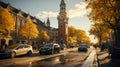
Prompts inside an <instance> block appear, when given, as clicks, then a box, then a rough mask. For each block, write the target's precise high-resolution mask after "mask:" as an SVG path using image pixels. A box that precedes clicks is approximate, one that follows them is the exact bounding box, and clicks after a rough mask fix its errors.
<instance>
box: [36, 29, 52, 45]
mask: <svg viewBox="0 0 120 67" xmlns="http://www.w3.org/2000/svg"><path fill="white" fill-rule="evenodd" d="M38 39H39V41H40V42H41V43H43V42H48V41H49V40H50V37H49V35H48V34H47V32H46V31H44V30H42V31H40V32H39V35H38Z"/></svg>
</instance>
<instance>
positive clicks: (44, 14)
mask: <svg viewBox="0 0 120 67" xmlns="http://www.w3.org/2000/svg"><path fill="white" fill-rule="evenodd" d="M57 15H58V12H52V11H48V12H47V11H42V12H39V13H38V14H37V15H36V16H37V17H38V18H46V17H57Z"/></svg>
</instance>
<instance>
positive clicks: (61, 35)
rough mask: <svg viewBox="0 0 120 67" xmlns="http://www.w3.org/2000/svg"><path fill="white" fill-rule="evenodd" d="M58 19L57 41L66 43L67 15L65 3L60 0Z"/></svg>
mask: <svg viewBox="0 0 120 67" xmlns="http://www.w3.org/2000/svg"><path fill="white" fill-rule="evenodd" d="M57 19H58V41H59V43H61V44H67V41H68V19H69V18H68V17H67V13H66V4H65V2H64V0H61V4H60V12H59V15H58V16H57Z"/></svg>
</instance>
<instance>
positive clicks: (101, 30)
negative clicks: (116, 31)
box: [89, 22, 111, 47]
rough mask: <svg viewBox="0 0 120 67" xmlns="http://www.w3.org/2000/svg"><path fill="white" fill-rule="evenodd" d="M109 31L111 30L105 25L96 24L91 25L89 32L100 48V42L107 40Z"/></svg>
mask: <svg viewBox="0 0 120 67" xmlns="http://www.w3.org/2000/svg"><path fill="white" fill-rule="evenodd" d="M110 31H111V30H110V29H109V28H108V27H107V25H105V24H103V23H97V22H96V23H95V24H94V25H92V27H91V29H90V31H89V32H90V34H91V35H94V36H95V37H96V38H97V39H98V41H99V45H100V47H101V46H102V42H105V41H106V39H107V38H108V36H109V32H110Z"/></svg>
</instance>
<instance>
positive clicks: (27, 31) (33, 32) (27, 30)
mask: <svg viewBox="0 0 120 67" xmlns="http://www.w3.org/2000/svg"><path fill="white" fill-rule="evenodd" d="M38 34H39V32H38V29H37V27H36V25H35V24H34V23H33V22H32V20H31V19H27V20H26V22H25V24H24V25H23V26H22V27H21V29H20V35H21V36H23V37H25V38H27V39H28V43H29V39H30V38H36V37H37V36H38Z"/></svg>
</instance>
